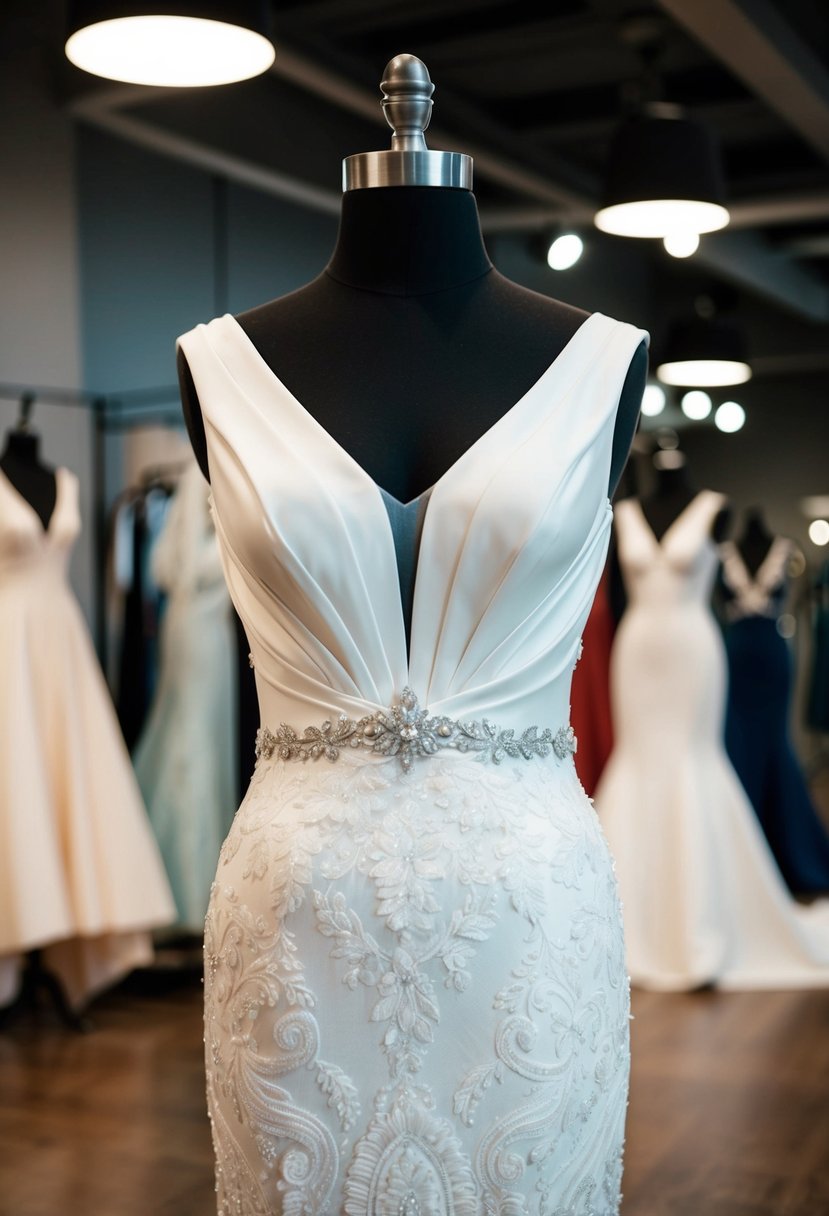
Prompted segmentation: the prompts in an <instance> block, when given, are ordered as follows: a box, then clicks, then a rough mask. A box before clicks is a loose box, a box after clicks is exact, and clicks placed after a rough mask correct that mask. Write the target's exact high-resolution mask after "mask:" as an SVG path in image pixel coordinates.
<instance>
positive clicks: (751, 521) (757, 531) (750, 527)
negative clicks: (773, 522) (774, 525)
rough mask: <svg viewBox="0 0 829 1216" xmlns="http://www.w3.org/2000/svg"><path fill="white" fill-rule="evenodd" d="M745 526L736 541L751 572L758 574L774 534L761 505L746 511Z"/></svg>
mask: <svg viewBox="0 0 829 1216" xmlns="http://www.w3.org/2000/svg"><path fill="white" fill-rule="evenodd" d="M744 520H745V522H744V527H743V531H742V533H741V534H740V536H739V538H738V539H737V541H736V542H735V543H736V545H737V548H738V549H739V551H740V556H741V557H742V559H743V561H744V562H745V566H746V569H747V570H748V572H749V574H752V575H754V574H756V573H757V571H758V570H759V569H760V567H761V565H762V564H763V562H764V561H765V559H766V557H767V556H768V552H769V549H770V548H771V546H772V543H773V541H774V534H773V533H772V532H771V531H770V530H769V526H768V524H767V523H766V520H765V518H764V516H763V512H762V510H761V509H760V507H751V508H749V510H748V511H746V513H745V517H744Z"/></svg>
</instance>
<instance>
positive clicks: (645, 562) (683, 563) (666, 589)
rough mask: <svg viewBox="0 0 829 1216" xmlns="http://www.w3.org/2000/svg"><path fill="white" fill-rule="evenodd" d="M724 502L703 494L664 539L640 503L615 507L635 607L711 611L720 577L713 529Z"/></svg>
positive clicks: (708, 492) (621, 555) (634, 501)
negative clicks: (713, 591)
mask: <svg viewBox="0 0 829 1216" xmlns="http://www.w3.org/2000/svg"><path fill="white" fill-rule="evenodd" d="M724 505H725V498H724V497H723V495H722V494H718V493H717V492H716V491H714V490H701V491H700V492H699V494H697V495H696V496H695V497H694V498H692V499H691V501H690V502H689V503H688V505H687V506H686V507H685V508H684V509H683V510H682V511H680V513H679V515H677V517H676V519H675V520H674V521H673V523H672V524H671V525H670V527H669V528H668V529H667V531H666V532H665V533H664V535H663V536H662V538H661V539H659V538H658V537H657V536H656V534H655V532H654V531H653V528H652V527H651V525H650V524H649V523H648V519H647V516H646V515H645V512H644V511H643V509H642V505H641V503H640V502H639V500H638V499H636V498H628V499H625V500H624V501H622V502H620V503H617V504H616V534H617V540H618V546H617V548H618V554H619V562H620V565H621V568H622V572H623V574H624V578H625V586H626V589H627V592H628V595H629V597H630V600H631V603H632V604H633V605H636V604H637V603H640V602H641V603H644V604H645V605H646V606H647V607H649V608H650V607H653V606H654V605H655V604H657V603H659V604H662V605H663V606H665V607H666V608H667V607H671V606H675V605H677V604H683V603H684V604H688V605H690V606H692V607H695V608H704V609H705V611H706V612H707V611H708V607H707V605H708V600H709V597H710V595H711V589H712V586H713V583H714V577H715V575H716V572H717V566H718V562H719V558H718V555H717V546H716V544H715V543H714V541H713V539H712V537H711V528H712V526H713V523H714V520H715V518H716V516H717V514H718V512H719V511H721V510H722V508H723V506H724Z"/></svg>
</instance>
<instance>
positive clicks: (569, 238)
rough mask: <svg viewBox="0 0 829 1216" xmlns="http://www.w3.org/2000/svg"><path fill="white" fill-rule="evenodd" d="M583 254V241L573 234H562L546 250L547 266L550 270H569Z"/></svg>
mask: <svg viewBox="0 0 829 1216" xmlns="http://www.w3.org/2000/svg"><path fill="white" fill-rule="evenodd" d="M583 252H584V241H583V240H582V239H581V237H580V236H577V235H576V233H575V232H563V233H562V234H561V235H560V236H557V237H556V238H555V239H554V240H553V241H552V242H551V243H550V248H549V249H548V250H547V265H548V266H549V267H550V269H551V270H569V269H570V267H571V266H575V264H576V262H578V260H579V258H580V257H581V255H582V253H583Z"/></svg>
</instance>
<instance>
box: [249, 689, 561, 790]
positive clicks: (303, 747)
mask: <svg viewBox="0 0 829 1216" xmlns="http://www.w3.org/2000/svg"><path fill="white" fill-rule="evenodd" d="M344 747H354V748H357V747H367V748H368V749H369V750H370V751H372V752H376V753H379V754H380V755H383V756H397V757H398V758H399V760H400V763H401V765H402V767H403V769H404V770H408V769H410V768H411V766H412V761H413V760H414V758H415V757H416V756H432V755H434V754H435V752H438V751H441V750H442V749H444V748H454V749H455V750H456V751H461V752H475V753H476V759H478V760H490V761H492V763H493V764H499V763H500V762H501V761H502V760H504V759H506V758H509V759H512V760H531V759H532V758H533V757H534V756H548V755H549V754H550V752H553V753H554V755H556V756H557V757H558V759H559V760H564V759H565V758H566V757H567V756H571V755H573V753H574V752H575V750H576V736H575V734H574V733H573V728H572V726H561V727H559V729H558V730H557V731H555V733H554V732H553V731H551V730H550V729H549V727H545V728H544V729H543V730H540V729H539V727H537V726H528V727H527V729H526V730H524V731H523V732H522V733H521V734H519V735H516V732H515V731H514V730H509V729H504V728H502V727H499V726H496V725H495V724H494V723H492V722H490V721H489V720H488V719H487V718H482V719H481V720H480V721H477V720H474V721H469V722H462V721H460V720H458V719H454V718H447V717H445V716H442V715H433V714H430V713H429V711H428V710H426V709H422V708H421V706H420V705H419V703H418V700H417V697H416V696H415V694H414V692H413V691H412V689H411V688H408V687H407V688H404V689H403V692H402V694H401V697H400V700H399V702H397V704H395V705H392V706H390V708H389V709H379V710H376V711H375V712H374V713H371V714H367V715H366V716H365V717H364V718H359V719H354V718H349V717H347V716H346V715H345V714H340V715H339V717H338V718H337V720H336V721H335V722H331V721H325V722H323V723H322V725H321V726H306V727H305V729H304V731H303V732H302V734H298V733H297V732H296V730H295V729H294V728H293V727H292V726H288V725H287V724H286V723H285V722H283V723H281V724H280V726H279V727H278V728H277V730H276V731H271V730H270V729H269V728H268V727H266V726H265V727H261V728H260V729H259V730H258V731H257V732H256V758H257V760H259V759H269V758H270V757H271V756H274V755H276V756H278V757H279V758H280V759H282V760H309V759H311V760H318V759H319V758H320V757H324V758H325V759H326V760H336V759H337V757H338V756H339V754H340V751H341V750H342V748H344Z"/></svg>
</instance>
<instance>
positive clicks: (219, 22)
mask: <svg viewBox="0 0 829 1216" xmlns="http://www.w3.org/2000/svg"><path fill="white" fill-rule="evenodd" d="M269 13H270V9H269V5H268V4H267V3H266V2H262V0H240V2H234V3H221V2H220V0H172V2H167V3H165V2H164V0H161V2H160V3H153V2H152V0H150V2H149V3H148V2H147V0H144V3H143V4H141V3H129V0H127V2H126V3H118V2H115V3H113V2H109V0H70V3H69V4H68V38H67V41H66V48H65V49H66V56H67V58H68V59H69V60H70V62H71V63H74V64H75V66H76V67H79V68H82V69H83V70H84V71H85V72H91V73H92V74H93V75H95V76H105V77H106V78H107V79H109V80H123V81H127V82H129V83H131V84H146V85H156V86H166V87H170V86H172V87H175V88H188V87H193V86H204V85H217V84H231V83H232V82H233V81H237V80H248V79H249V78H250V77H251V76H259V75H260V74H261V73H262V72H265V71H267V69H268V68H269V67H270V66H271V64H272V63H273V61H274V57H275V52H274V48H273V44H272V42H271V41H270V39H269V37H268V27H269Z"/></svg>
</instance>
